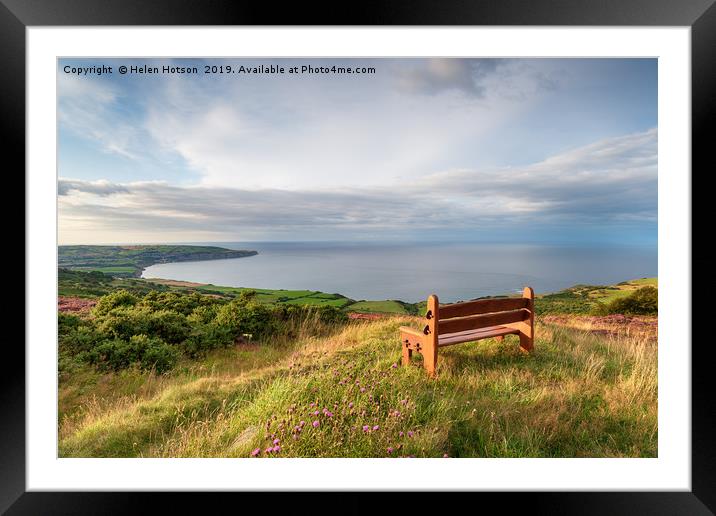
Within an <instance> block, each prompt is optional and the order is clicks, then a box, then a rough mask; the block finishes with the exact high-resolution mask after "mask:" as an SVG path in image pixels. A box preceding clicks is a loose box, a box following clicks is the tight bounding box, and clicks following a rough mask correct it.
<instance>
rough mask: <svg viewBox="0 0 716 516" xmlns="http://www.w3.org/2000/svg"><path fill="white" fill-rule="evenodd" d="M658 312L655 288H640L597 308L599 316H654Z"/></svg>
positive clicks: (657, 298)
mask: <svg viewBox="0 0 716 516" xmlns="http://www.w3.org/2000/svg"><path fill="white" fill-rule="evenodd" d="M658 311H659V291H658V289H656V288H655V287H641V288H640V289H638V290H636V291H634V292H633V293H631V294H629V295H628V296H626V297H621V298H617V299H614V300H613V301H611V302H609V303H607V304H602V305H600V306H598V307H597V309H596V313H597V314H599V315H608V314H624V315H656V314H658Z"/></svg>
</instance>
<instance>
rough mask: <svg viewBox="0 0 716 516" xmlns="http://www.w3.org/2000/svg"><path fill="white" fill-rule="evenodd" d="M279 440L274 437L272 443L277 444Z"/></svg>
mask: <svg viewBox="0 0 716 516" xmlns="http://www.w3.org/2000/svg"><path fill="white" fill-rule="evenodd" d="M280 442H281V441H279V440H278V439H274V440H273V443H274V444H278V443H280Z"/></svg>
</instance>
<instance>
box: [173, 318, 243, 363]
mask: <svg viewBox="0 0 716 516" xmlns="http://www.w3.org/2000/svg"><path fill="white" fill-rule="evenodd" d="M234 339H235V335H234V332H233V331H232V330H231V329H230V328H227V327H225V326H221V325H218V324H214V323H210V324H199V323H197V324H195V325H193V327H192V330H191V334H190V335H189V337H188V338H187V339H186V340H185V341H184V342H182V344H181V349H182V351H183V352H184V353H185V354H186V355H187V356H190V357H192V358H196V357H198V356H201V355H204V354H205V353H207V352H208V351H211V350H212V349H218V348H225V347H228V346H230V345H231V344H233V343H234Z"/></svg>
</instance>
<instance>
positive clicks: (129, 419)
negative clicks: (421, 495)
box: [59, 316, 657, 457]
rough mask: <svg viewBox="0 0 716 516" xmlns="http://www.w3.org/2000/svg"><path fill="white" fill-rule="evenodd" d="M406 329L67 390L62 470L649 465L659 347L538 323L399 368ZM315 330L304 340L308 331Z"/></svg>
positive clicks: (83, 380) (118, 376)
mask: <svg viewBox="0 0 716 516" xmlns="http://www.w3.org/2000/svg"><path fill="white" fill-rule="evenodd" d="M416 323H417V319H415V318H412V317H409V316H394V317H390V318H386V319H382V320H378V321H370V322H363V321H361V322H354V323H351V324H350V325H348V326H344V327H342V328H335V329H334V330H333V331H332V332H328V333H327V334H326V333H323V334H322V336H311V335H315V334H316V333H315V328H310V329H309V328H308V327H307V328H306V331H304V332H302V333H301V334H300V335H299V336H298V337H297V338H295V339H292V340H291V341H285V342H284V341H281V342H275V343H269V344H268V345H251V344H243V345H238V346H235V347H232V348H229V349H221V350H216V351H213V352H211V353H210V354H209V355H208V356H207V357H205V358H204V359H201V360H195V361H188V360H187V361H185V362H183V363H180V364H179V365H178V366H177V367H176V368H175V369H174V370H173V371H172V372H171V373H169V374H164V375H157V374H154V373H152V372H141V371H139V370H137V369H128V370H124V371H120V372H117V373H100V372H98V371H97V370H95V369H93V368H91V367H89V366H87V367H86V368H84V369H81V370H78V371H76V372H75V373H74V374H72V375H71V376H70V377H69V378H65V379H64V380H62V381H61V382H60V390H59V412H60V421H59V454H60V456H61V457H250V456H251V455H252V454H254V455H256V456H259V457H274V456H279V457H408V456H416V457H443V456H445V455H447V456H449V457H655V456H657V348H656V341H655V340H653V339H649V338H646V337H643V336H640V335H639V334H630V335H625V336H603V335H593V334H590V333H589V332H588V331H580V330H574V329H566V328H563V327H560V326H554V325H548V324H543V323H539V322H538V324H537V328H536V335H537V341H536V343H535V351H534V353H533V354H531V355H525V354H522V353H521V352H520V351H519V348H518V345H517V339H516V337H514V336H508V337H506V338H505V341H504V342H502V343H498V342H497V341H494V340H485V341H480V342H479V343H472V344H463V345H459V346H453V347H450V348H447V349H444V350H442V351H441V353H440V358H439V363H438V377H437V379H435V380H432V379H429V378H428V377H427V376H426V375H425V374H424V372H423V370H422V368H421V367H420V363H419V361H420V356H419V355H417V359H414V364H413V365H411V366H410V367H407V368H403V367H401V366H400V365H399V358H400V346H399V343H398V342H397V339H398V337H397V328H398V326H400V325H401V324H416ZM309 330H310V331H309Z"/></svg>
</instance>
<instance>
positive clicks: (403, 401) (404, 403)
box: [400, 400, 408, 405]
mask: <svg viewBox="0 0 716 516" xmlns="http://www.w3.org/2000/svg"><path fill="white" fill-rule="evenodd" d="M400 403H401V404H403V405H407V404H408V400H400Z"/></svg>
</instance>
